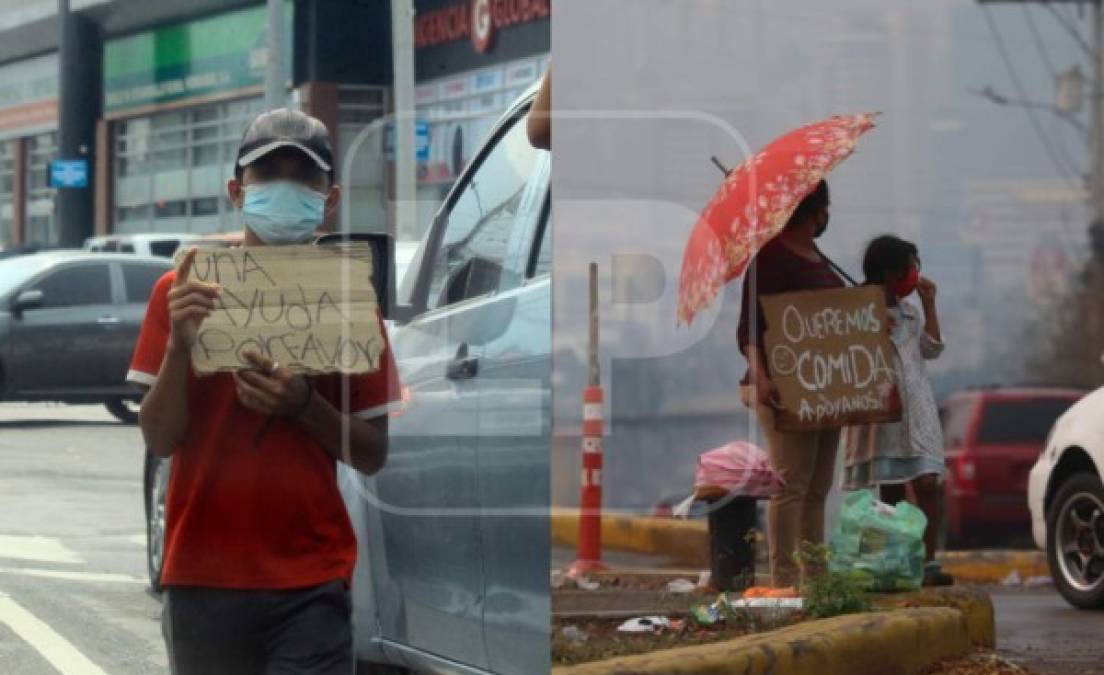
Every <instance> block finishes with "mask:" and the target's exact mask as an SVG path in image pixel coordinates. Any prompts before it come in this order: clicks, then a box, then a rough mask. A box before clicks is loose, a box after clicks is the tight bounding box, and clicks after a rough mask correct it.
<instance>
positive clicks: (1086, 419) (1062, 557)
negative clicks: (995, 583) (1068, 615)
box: [1027, 389, 1104, 609]
mask: <svg viewBox="0 0 1104 675" xmlns="http://www.w3.org/2000/svg"><path fill="white" fill-rule="evenodd" d="M1101 476H1104V389H1097V390H1096V391H1095V392H1093V393H1092V394H1089V395H1088V396H1086V397H1085V398H1084V399H1082V400H1081V401H1079V402H1078V403H1077V404H1076V405H1074V406H1073V407H1072V408H1070V409H1069V411H1067V412H1066V413H1065V414H1064V415H1062V416H1061V417H1060V418H1059V419H1058V422H1057V423H1056V424H1055V425H1054V428H1053V429H1052V430H1051V432H1050V436H1049V438H1048V439H1047V443H1046V449H1045V450H1044V451H1043V452H1042V453H1040V454H1039V457H1038V460H1037V461H1036V462H1035V466H1034V467H1033V468H1032V469H1031V478H1030V480H1029V481H1028V490H1027V504H1028V506H1029V507H1030V508H1031V531H1032V534H1033V535H1034V537H1035V543H1036V545H1037V546H1038V547H1039V548H1043V549H1046V552H1047V562H1048V563H1049V565H1050V574H1051V576H1052V577H1054V584H1055V586H1056V587H1057V589H1058V592H1060V593H1061V594H1062V597H1064V598H1065V599H1066V601H1067V602H1069V603H1070V604H1071V605H1073V606H1074V607H1079V608H1081V609H1104V486H1102V484H1101Z"/></svg>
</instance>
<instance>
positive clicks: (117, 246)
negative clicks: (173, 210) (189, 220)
mask: <svg viewBox="0 0 1104 675" xmlns="http://www.w3.org/2000/svg"><path fill="white" fill-rule="evenodd" d="M200 237H201V235H198V234H188V233H175V232H164V233H150V234H108V235H104V236H98V237H89V238H88V239H85V240H84V250H85V251H90V252H96V253H100V252H109V253H137V254H138V255H155V256H161V257H163V258H171V257H172V256H173V254H174V253H176V249H177V247H179V246H180V245H181V244H188V243H191V242H193V241H197V240H198V239H199V238H200Z"/></svg>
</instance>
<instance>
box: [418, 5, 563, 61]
mask: <svg viewBox="0 0 1104 675" xmlns="http://www.w3.org/2000/svg"><path fill="white" fill-rule="evenodd" d="M550 14H551V0H464V1H460V2H455V3H453V4H451V5H448V6H446V7H442V8H440V9H433V10H429V11H427V12H423V13H419V14H418V15H417V16H415V17H414V46H415V47H416V48H419V49H420V48H422V47H433V46H436V45H441V44H445V43H448V42H455V41H457V40H463V39H465V38H468V39H470V40H471V42H472V47H473V48H474V49H475V51H477V52H479V53H480V54H482V53H485V52H487V51H490V49H491V47H492V46H494V38H495V33H496V32H497V31H499V30H501V29H503V28H508V27H509V26H514V25H517V24H522V23H529V22H531V21H540V20H542V19H547V18H548V17H549V16H550Z"/></svg>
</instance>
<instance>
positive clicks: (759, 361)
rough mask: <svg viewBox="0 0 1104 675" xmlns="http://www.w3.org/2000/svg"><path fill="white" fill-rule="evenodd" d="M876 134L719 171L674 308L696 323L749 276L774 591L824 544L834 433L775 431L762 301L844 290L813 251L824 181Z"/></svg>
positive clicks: (840, 138) (751, 395) (752, 403)
mask: <svg viewBox="0 0 1104 675" xmlns="http://www.w3.org/2000/svg"><path fill="white" fill-rule="evenodd" d="M873 126H874V115H872V114H859V115H847V116H837V117H832V118H830V119H827V120H823V121H821V122H817V123H814V124H809V125H806V126H803V127H801V128H799V129H796V130H794V131H791V132H789V133H787V134H785V135H783V136H781V137H779V138H777V139H776V140H774V141H773V142H771V143H770V144H769V145H767V146H766V147H765V148H763V149H762V150H760V151H759V152H758V153H757V154H755V155H753V156H752V157H750V158H749V159H747V160H746V161H745V162H744V163H743V164H742V165H740V166H739V167H737V168H736V169H734V170H732V171H728V170H727V169H724V167H723V166H722V167H721V168H722V170H724V171H725V174H726V178H725V181H724V184H723V185H722V186H721V188H720V190H718V191H717V193H716V195H715V196H714V197H713V199H712V200H711V201H710V202H709V204H708V205H707V206H706V207H705V209H704V210H703V211H702V214H701V216H700V217H699V219H698V222H697V223H696V224H695V226H694V228H693V230H692V231H691V233H690V239H689V241H688V242H687V245H686V250H685V252H684V254H683V260H682V270H681V275H680V278H679V302H678V320H679V321H680V322H682V323H687V324H689V323H690V322H691V321H693V319H694V316H695V315H696V314H697V313H698V312H699V311H701V310H703V309H705V308H706V307H708V306H709V305H710V304H712V303H713V301H714V300H715V299H716V297H717V296H718V295H719V293H720V290H721V289H722V288H723V287H724V285H725V284H727V283H728V282H730V281H733V280H734V279H737V278H739V277H740V276H742V275H743V274H744V272H745V271H748V275H747V279H746V281H745V284H744V295H743V307H742V310H741V317H740V324H739V328H738V339H739V346H740V350H741V352H742V353H743V354H744V355H745V356H746V358H747V361H748V370H747V374H746V375H745V377H744V379H743V380H742V382H741V395H742V398H743V400H744V402H745V403H746V404H747V405H748V406H749V407H751V408H752V409H753V410H754V411H755V413H756V415H757V417H758V420H759V423H760V426H762V428H763V431H764V433H765V435H766V437H767V444H768V447H769V453H770V459H771V464H772V465H773V466H774V469H775V471H776V472H777V473H778V474H779V477H780V478H781V479H782V481H783V482H784V483H785V486H784V487H783V488H782V490H781V491H780V492H779V493H778V494H776V495H775V496H773V497H771V502H770V506H769V508H768V517H769V520H768V524H767V525H768V526H767V530H768V537H769V540H770V541H769V547H770V571H771V582H772V584H773V585H774V586H790V585H792V584H794V583H796V582H797V581H799V577H800V572H801V570H800V569H799V568H798V565H797V563H796V561H795V560H794V554H795V553H796V551H797V549H798V545H799V543H800V542H801V541H803V540H804V541H810V542H814V543H819V542H822V541H823V539H824V502H825V498H826V497H827V494H828V490H829V489H830V487H831V483H832V477H833V470H834V468H835V459H836V453H837V450H838V445H839V431H838V430H826V431H816V432H806V433H788V432H782V431H778V430H777V429H775V419H774V418H775V413H776V411H777V410H778V409H779V407H780V406H781V400H780V396H779V393H778V390H777V388H776V387H775V386H774V384H773V383H772V382H771V378H770V375H769V371H768V369H767V364H766V362H765V360H764V358H763V354H762V351H761V346H762V345H763V335H764V332H765V329H766V326H765V323H766V322H765V320H764V317H763V313H762V309H761V307H760V306H759V297H760V296H761V295H767V294H773V293H785V292H792V291H802V290H813V289H831V288H839V287H841V286H843V285H844V279H847V280H848V281H850V279H849V278H848V277H847V275H846V274H844V273H843V272H842V270H840V269H839V268H838V267H837V266H836V265H835V264H833V263H832V262H831V261H830V260H828V259H827V258H826V257H825V256H824V255H823V254H821V252H820V250H819V249H818V248H817V246H816V239H817V238H819V237H820V236H821V235H823V234H824V232H825V231H826V229H827V227H828V221H829V206H830V198H829V191H828V183H827V182H826V181H825V176H827V175H828V173H830V172H831V171H832V170H833V169H834V168H835V167H836V166H838V165H839V164H840V162H842V161H843V160H845V159H846V158H847V157H849V156H850V155H851V154H852V152H854V149H855V146H856V145H857V143H858V140H859V138H860V137H861V136H862V135H863V134H865V133H866V132H867V131H869V130H870V129H872V128H873ZM714 161H715V162H717V160H714ZM717 163H718V165H719V166H720V164H719V162H717ZM852 283H853V282H852ZM809 571H810V570H806V572H809Z"/></svg>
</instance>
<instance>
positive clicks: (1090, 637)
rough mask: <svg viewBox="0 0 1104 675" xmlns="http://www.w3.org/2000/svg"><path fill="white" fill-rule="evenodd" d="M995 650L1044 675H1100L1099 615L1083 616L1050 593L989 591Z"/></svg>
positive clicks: (1103, 663) (1103, 638)
mask: <svg viewBox="0 0 1104 675" xmlns="http://www.w3.org/2000/svg"><path fill="white" fill-rule="evenodd" d="M990 595H991V596H992V598H993V608H994V609H995V610H996V616H997V651H998V652H999V653H1000V654H1001V655H1002V656H1005V657H1007V658H1008V659H1009V660H1010V661H1012V662H1014V663H1017V664H1019V665H1021V666H1026V667H1028V668H1030V669H1031V670H1033V671H1035V672H1037V673H1040V674H1046V675H1051V674H1053V675H1059V674H1061V675H1080V674H1082V673H1085V674H1087V673H1093V674H1097V673H1104V611H1097V612H1084V611H1080V610H1076V609H1074V608H1072V607H1070V606H1069V605H1068V604H1066V601H1065V600H1063V599H1062V597H1061V596H1060V595H1058V593H1056V592H1055V591H1053V590H1051V589H1031V590H1026V589H1024V590H1019V589H1003V588H996V589H992V591H991V593H990Z"/></svg>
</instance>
